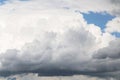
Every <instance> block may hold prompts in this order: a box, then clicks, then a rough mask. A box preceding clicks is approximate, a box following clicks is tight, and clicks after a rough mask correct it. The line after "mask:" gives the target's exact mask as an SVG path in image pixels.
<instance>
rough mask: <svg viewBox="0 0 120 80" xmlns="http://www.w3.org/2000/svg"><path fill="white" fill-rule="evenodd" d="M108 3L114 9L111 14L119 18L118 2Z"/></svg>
mask: <svg viewBox="0 0 120 80" xmlns="http://www.w3.org/2000/svg"><path fill="white" fill-rule="evenodd" d="M110 3H111V5H113V7H114V8H113V10H112V11H111V13H112V14H113V15H115V16H120V0H110Z"/></svg>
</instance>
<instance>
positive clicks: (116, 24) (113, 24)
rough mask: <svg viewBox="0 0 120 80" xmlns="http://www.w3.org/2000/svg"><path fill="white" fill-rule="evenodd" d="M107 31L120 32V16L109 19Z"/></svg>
mask: <svg viewBox="0 0 120 80" xmlns="http://www.w3.org/2000/svg"><path fill="white" fill-rule="evenodd" d="M106 26H107V27H106V29H105V30H106V31H107V32H110V33H113V32H120V18H119V17H117V18H114V19H113V20H111V21H109V22H108V23H107V24H106Z"/></svg>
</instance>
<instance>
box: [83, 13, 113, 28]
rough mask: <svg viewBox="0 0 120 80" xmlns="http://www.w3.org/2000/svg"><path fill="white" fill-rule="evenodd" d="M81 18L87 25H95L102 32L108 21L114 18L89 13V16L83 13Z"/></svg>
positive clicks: (105, 14) (108, 15)
mask: <svg viewBox="0 0 120 80" xmlns="http://www.w3.org/2000/svg"><path fill="white" fill-rule="evenodd" d="M83 16H84V18H85V20H86V21H87V23H88V24H95V25H97V26H99V27H101V29H102V30H103V29H104V28H105V25H106V23H107V22H108V21H110V20H112V19H113V18H114V16H112V15H110V14H107V13H104V14H102V13H93V12H90V13H89V14H85V13H83Z"/></svg>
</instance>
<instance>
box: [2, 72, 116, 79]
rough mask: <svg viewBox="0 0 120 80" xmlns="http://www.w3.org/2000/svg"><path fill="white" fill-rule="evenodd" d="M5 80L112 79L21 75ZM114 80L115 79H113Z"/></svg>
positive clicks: (81, 76)
mask: <svg viewBox="0 0 120 80" xmlns="http://www.w3.org/2000/svg"><path fill="white" fill-rule="evenodd" d="M5 79H9V80H12V79H16V80H61V79H62V80H81V79H82V80H108V79H113V78H108V79H103V78H97V77H90V76H85V75H74V76H59V77H56V76H53V77H50V76H49V77H44V76H38V75H37V74H32V73H31V74H24V75H23V74H22V75H14V76H10V77H8V78H5ZM2 80H4V79H2ZM113 80H115V79H113Z"/></svg>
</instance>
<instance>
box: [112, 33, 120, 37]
mask: <svg viewBox="0 0 120 80" xmlns="http://www.w3.org/2000/svg"><path fill="white" fill-rule="evenodd" d="M112 35H114V36H116V37H120V33H119V32H113V33H112Z"/></svg>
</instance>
